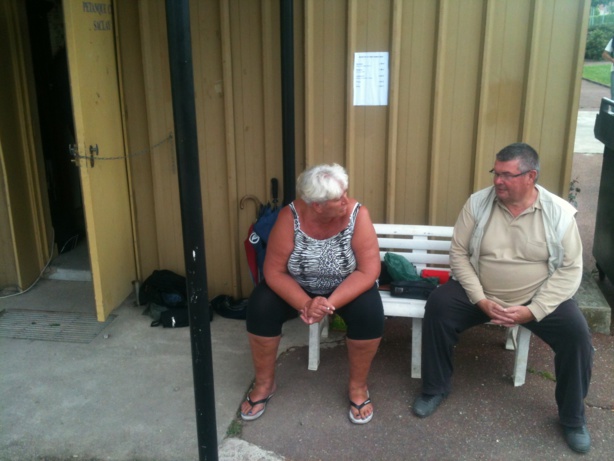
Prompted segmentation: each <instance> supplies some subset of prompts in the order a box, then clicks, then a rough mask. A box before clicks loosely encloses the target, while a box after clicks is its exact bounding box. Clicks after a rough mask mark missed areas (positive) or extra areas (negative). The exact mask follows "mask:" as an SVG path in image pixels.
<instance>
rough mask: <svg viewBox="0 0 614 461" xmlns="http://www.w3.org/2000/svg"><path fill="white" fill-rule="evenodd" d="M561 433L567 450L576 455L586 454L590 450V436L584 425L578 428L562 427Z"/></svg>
mask: <svg viewBox="0 0 614 461" xmlns="http://www.w3.org/2000/svg"><path fill="white" fill-rule="evenodd" d="M563 431H564V432H565V441H566V442H567V445H569V448H571V449H572V450H573V451H577V452H578V453H588V451H589V450H590V449H591V435H590V434H589V433H588V429H587V428H586V424H585V425H584V426H580V427H569V426H563Z"/></svg>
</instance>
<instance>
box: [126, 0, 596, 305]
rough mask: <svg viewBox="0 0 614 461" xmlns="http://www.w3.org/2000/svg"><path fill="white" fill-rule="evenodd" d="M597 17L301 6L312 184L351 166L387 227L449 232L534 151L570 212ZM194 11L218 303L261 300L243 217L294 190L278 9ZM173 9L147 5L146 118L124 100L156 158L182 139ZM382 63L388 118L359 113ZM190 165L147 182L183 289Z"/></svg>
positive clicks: (559, 4) (159, 161)
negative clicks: (170, 38) (361, 77)
mask: <svg viewBox="0 0 614 461" xmlns="http://www.w3.org/2000/svg"><path fill="white" fill-rule="evenodd" d="M589 3H590V2H589V1H588V0H462V1H459V0H438V1H424V0H295V1H294V5H293V6H294V16H295V19H294V40H295V43H294V50H295V70H294V73H295V96H296V102H295V106H296V113H295V122H296V130H295V131H296V137H295V139H296V169H297V171H296V173H297V174H298V173H299V172H300V171H301V170H302V169H303V168H304V166H305V165H314V164H316V163H320V162H338V163H341V164H343V165H345V166H346V167H347V168H348V171H349V174H350V193H351V195H353V196H354V197H356V198H357V199H358V200H359V201H361V202H362V203H364V204H365V205H366V206H368V208H369V210H370V212H371V215H372V217H373V219H374V221H376V222H387V223H399V224H409V223H411V224H430V225H442V226H449V225H452V224H454V221H455V219H456V216H457V214H458V212H459V211H460V208H461V207H462V205H463V203H464V201H465V200H466V199H467V197H468V196H469V194H471V193H472V192H473V191H475V190H477V189H480V188H482V187H485V186H486V185H488V184H489V183H490V177H489V175H488V173H487V172H488V170H489V169H490V168H491V167H492V164H493V158H494V154H495V153H496V152H497V151H498V150H499V149H500V148H502V147H503V146H505V145H507V144H509V143H511V142H515V141H526V142H529V143H531V144H532V145H533V146H534V147H535V148H536V149H537V150H538V152H539V153H540V154H541V158H542V166H543V172H542V175H541V178H540V182H541V184H543V185H544V186H545V187H546V188H549V189H551V190H552V191H554V192H556V193H558V194H560V195H562V196H566V194H567V188H568V184H569V180H570V176H571V160H572V154H573V143H574V137H575V125H576V115H577V110H578V102H579V92H580V76H581V64H582V60H583V52H584V46H585V39H586V31H587V24H588V11H589ZM190 6H191V29H192V48H193V53H194V54H193V62H194V77H195V79H194V81H195V86H196V105H197V118H198V138H199V149H200V161H201V162H200V168H201V171H200V173H201V177H202V193H203V197H202V200H203V208H204V209H203V217H204V221H205V239H206V242H205V243H206V253H207V267H208V277H209V280H208V283H209V292H210V296H214V295H216V294H220V293H226V294H231V295H233V296H247V295H248V294H249V292H250V291H251V289H252V286H253V285H252V282H251V280H250V277H249V273H248V270H247V266H246V262H245V252H244V249H243V241H244V239H245V238H246V236H247V229H248V227H249V225H250V224H251V223H252V222H253V221H254V219H255V210H254V208H253V207H252V204H251V203H248V204H247V206H246V207H245V208H244V209H240V207H239V202H240V200H241V198H242V197H243V196H245V195H247V194H253V195H256V196H257V197H259V198H260V200H262V201H263V202H265V201H267V200H268V199H269V198H270V180H271V178H278V179H279V180H280V186H281V184H282V164H283V160H282V138H281V136H282V134H281V133H282V129H281V124H282V113H281V58H280V29H279V21H280V11H279V1H278V0H198V1H197V0H193V1H192V2H191V4H190ZM164 9H165V6H164V1H162V0H141V1H139V2H138V22H139V31H140V36H139V38H140V46H141V50H140V52H138V53H137V52H132V53H131V56H134V57H136V58H137V59H141V60H142V61H141V62H140V63H139V65H140V66H141V67H142V70H141V72H142V75H143V81H142V85H143V89H144V101H145V102H144V106H143V103H142V102H141V103H139V101H138V98H132V99H133V101H128V100H126V101H125V104H126V105H127V108H126V110H127V112H128V113H129V114H135V113H142V114H143V118H144V119H146V124H147V126H146V127H143V126H141V127H140V128H139V130H140V131H139V133H140V134H139V139H142V138H144V137H147V138H148V140H149V143H150V145H154V144H156V143H157V142H158V141H160V140H161V139H163V138H165V137H166V136H168V134H169V133H171V132H172V131H173V121H172V108H171V92H170V77H169V69H168V53H167V41H166V40H167V39H166V24H165V13H164ZM127 10H129V8H127ZM121 12H122V10H121V9H120V10H119V14H120V15H121ZM120 26H121V21H120ZM122 33H125V32H122V29H121V28H120V34H122ZM133 40H135V39H134V38H133ZM370 51H374V52H381V51H386V52H389V53H390V69H389V70H390V81H389V85H390V86H389V102H388V106H353V95H352V90H353V85H352V84H353V65H354V56H355V53H357V52H370ZM130 67H131V66H130V65H127V64H123V65H122V68H123V70H124V72H127V71H128V69H130ZM137 67H138V66H137ZM124 79H126V75H124ZM129 85H130V87H132V88H134V85H135V82H134V81H132V82H131V83H130V84H129ZM139 104H140V106H139ZM132 117H134V115H133V116H132ZM127 131H128V133H129V134H130V125H128V128H127ZM174 155H175V152H174V148H172V146H171V145H170V144H168V143H167V144H166V145H163V146H161V147H159V148H157V149H156V150H155V152H154V153H152V155H151V158H150V164H151V165H150V167H148V166H146V165H140V167H139V168H133V169H132V170H131V172H132V175H133V185H134V187H135V189H136V190H135V191H134V194H137V195H138V196H139V197H140V199H139V200H140V202H139V200H137V201H136V205H135V206H136V208H137V209H136V211H135V213H136V215H137V216H139V219H140V220H141V225H140V226H139V227H138V230H137V240H138V241H141V242H149V243H147V244H142V245H141V247H142V248H151V246H152V244H151V242H152V241H155V242H157V244H156V248H155V251H154V253H155V254H156V259H157V261H156V263H157V265H158V267H159V268H167V269H172V270H175V271H178V272H181V273H183V250H182V243H181V219H180V211H179V197H178V186H177V184H178V178H177V172H176V166H175V161H174ZM148 184H150V185H148ZM149 187H150V188H151V190H147V191H145V192H144V191H143V190H142V188H145V189H147V188H149ZM280 195H283V191H281V190H280ZM145 196H148V197H150V199H149V200H150V202H148V200H147V199H146V198H145ZM139 203H140V205H139ZM140 213H143V214H145V216H141V215H140ZM141 257H143V256H141ZM150 259H151V258H150ZM152 265H153V262H152V261H151V260H150V261H149V262H147V263H146V264H142V266H143V272H147V271H151V270H152V269H153V267H151V266H152ZM143 275H146V274H143Z"/></svg>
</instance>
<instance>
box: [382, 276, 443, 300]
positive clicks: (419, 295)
mask: <svg viewBox="0 0 614 461" xmlns="http://www.w3.org/2000/svg"><path fill="white" fill-rule="evenodd" d="M435 288H437V285H436V284H433V283H431V282H429V281H428V280H397V281H393V282H390V296H398V297H400V298H413V299H424V300H427V299H429V295H430V294H431V293H432V292H433V290H435Z"/></svg>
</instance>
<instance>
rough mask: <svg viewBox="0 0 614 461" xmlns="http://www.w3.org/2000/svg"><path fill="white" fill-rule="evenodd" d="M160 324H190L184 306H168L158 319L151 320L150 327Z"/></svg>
mask: <svg viewBox="0 0 614 461" xmlns="http://www.w3.org/2000/svg"><path fill="white" fill-rule="evenodd" d="M160 325H162V326H163V327H164V328H180V327H189V326H190V314H189V311H188V310H187V309H184V308H170V309H167V310H165V311H164V312H162V313H161V314H160V319H159V320H154V321H153V322H151V326H152V327H157V326H160Z"/></svg>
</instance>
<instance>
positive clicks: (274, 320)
mask: <svg viewBox="0 0 614 461" xmlns="http://www.w3.org/2000/svg"><path fill="white" fill-rule="evenodd" d="M286 310H287V304H286V303H285V302H284V301H283V300H282V299H281V298H280V297H279V296H278V295H277V294H276V293H275V292H274V291H273V290H271V289H270V288H269V287H268V285H266V283H264V282H263V283H261V284H259V285H258V286H257V287H256V288H255V289H254V291H253V292H252V294H251V296H250V297H249V301H248V303H247V318H246V327H247V331H248V332H249V333H252V334H255V335H258V336H267V337H268V336H278V335H279V334H281V326H282V324H283V323H284V321H285V320H286V317H287V315H286Z"/></svg>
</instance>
